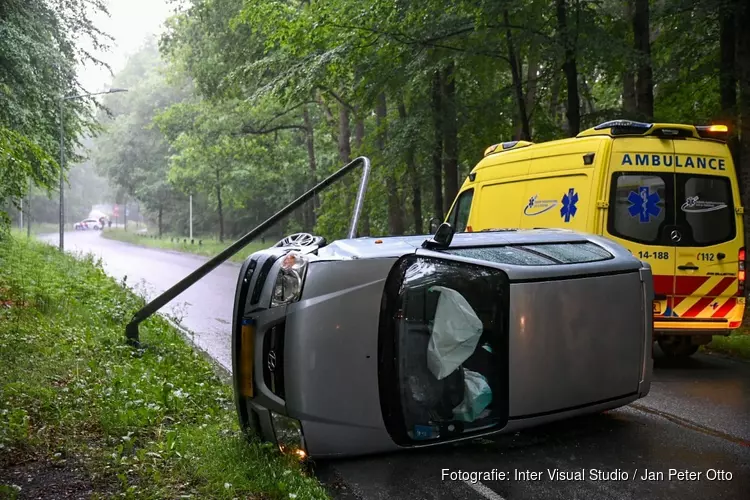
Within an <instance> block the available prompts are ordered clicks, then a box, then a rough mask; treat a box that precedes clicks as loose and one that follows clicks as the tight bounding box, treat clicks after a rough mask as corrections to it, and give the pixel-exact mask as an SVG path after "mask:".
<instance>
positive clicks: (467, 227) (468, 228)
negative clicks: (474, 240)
mask: <svg viewBox="0 0 750 500" xmlns="http://www.w3.org/2000/svg"><path fill="white" fill-rule="evenodd" d="M466 232H467V233H472V232H474V230H473V229H472V228H471V226H466Z"/></svg>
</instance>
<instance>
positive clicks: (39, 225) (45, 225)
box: [12, 222, 60, 235]
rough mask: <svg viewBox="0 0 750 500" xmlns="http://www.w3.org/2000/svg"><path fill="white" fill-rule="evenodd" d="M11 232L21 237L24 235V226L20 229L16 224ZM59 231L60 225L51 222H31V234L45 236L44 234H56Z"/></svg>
mask: <svg viewBox="0 0 750 500" xmlns="http://www.w3.org/2000/svg"><path fill="white" fill-rule="evenodd" d="M12 229H13V232H14V233H16V234H18V235H21V234H24V235H25V234H26V231H27V229H26V226H24V227H23V229H21V228H20V227H18V225H17V224H14V225H13V226H12ZM59 231H60V224H54V223H51V222H32V224H31V234H46V233H57V232H59Z"/></svg>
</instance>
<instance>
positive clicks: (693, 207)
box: [678, 175, 735, 245]
mask: <svg viewBox="0 0 750 500" xmlns="http://www.w3.org/2000/svg"><path fill="white" fill-rule="evenodd" d="M678 179H679V180H681V181H683V183H684V184H683V189H682V191H683V192H681V193H679V195H678V196H679V198H678V200H679V202H680V212H681V218H682V217H684V222H685V224H686V225H687V226H689V227H690V231H691V233H692V240H693V243H695V244H697V245H710V244H716V243H721V242H724V241H728V240H731V239H733V238H734V236H735V228H734V210H733V208H734V207H733V206H732V205H733V204H732V189H731V184H730V183H729V179H727V178H726V177H715V176H707V175H706V176H703V175H701V176H688V175H679V176H678Z"/></svg>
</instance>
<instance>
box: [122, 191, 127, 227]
mask: <svg viewBox="0 0 750 500" xmlns="http://www.w3.org/2000/svg"><path fill="white" fill-rule="evenodd" d="M122 225H123V227H124V228H125V231H127V230H128V202H127V199H126V201H125V202H123V204H122Z"/></svg>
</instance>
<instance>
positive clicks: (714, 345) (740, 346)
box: [706, 313, 750, 360]
mask: <svg viewBox="0 0 750 500" xmlns="http://www.w3.org/2000/svg"><path fill="white" fill-rule="evenodd" d="M745 314H748V313H745ZM706 350H707V351H709V352H711V351H713V352H719V353H722V354H729V355H730V356H734V357H737V358H742V359H746V360H750V329H749V328H741V329H739V330H737V331H735V332H734V333H732V335H729V336H728V337H714V338H713V340H712V341H711V343H710V344H708V345H706Z"/></svg>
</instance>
